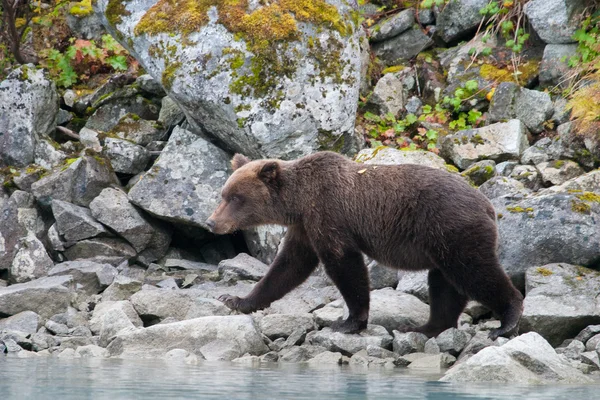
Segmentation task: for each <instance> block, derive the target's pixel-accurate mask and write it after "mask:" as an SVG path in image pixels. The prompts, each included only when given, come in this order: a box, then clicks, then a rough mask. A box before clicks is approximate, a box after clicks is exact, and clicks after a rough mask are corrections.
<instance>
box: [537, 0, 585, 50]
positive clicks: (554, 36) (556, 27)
mask: <svg viewBox="0 0 600 400" xmlns="http://www.w3.org/2000/svg"><path fill="white" fill-rule="evenodd" d="M585 7H586V2H585V1H584V0H532V1H530V2H529V3H527V4H526V5H525V15H527V19H529V22H530V23H531V25H532V26H533V29H534V30H535V32H536V33H537V34H538V35H539V37H540V38H541V39H542V40H543V41H544V42H546V43H551V44H560V43H574V42H575V39H573V34H574V33H575V31H576V30H577V28H578V27H579V22H580V21H579V18H581V16H582V14H583V10H584V8H585Z"/></svg>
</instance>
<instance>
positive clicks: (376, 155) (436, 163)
mask: <svg viewBox="0 0 600 400" xmlns="http://www.w3.org/2000/svg"><path fill="white" fill-rule="evenodd" d="M356 161H357V162H360V163H365V164H376V165H377V164H379V165H401V164H418V165H425V166H427V167H431V168H437V169H443V170H444V171H445V170H447V168H446V162H445V161H444V159H443V158H442V157H440V156H438V155H436V154H433V153H432V152H430V151H422V150H398V149H394V148H391V147H385V146H380V147H376V148H374V149H364V150H361V151H360V153H358V155H357V156H356Z"/></svg>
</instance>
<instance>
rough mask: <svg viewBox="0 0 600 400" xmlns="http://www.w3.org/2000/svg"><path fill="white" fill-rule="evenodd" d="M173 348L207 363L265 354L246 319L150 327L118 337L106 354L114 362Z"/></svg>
mask: <svg viewBox="0 0 600 400" xmlns="http://www.w3.org/2000/svg"><path fill="white" fill-rule="evenodd" d="M175 348H178V349H184V350H187V351H189V352H190V353H194V354H196V355H198V356H200V355H203V356H204V357H205V358H206V359H207V360H215V359H222V360H233V359H235V358H238V357H240V356H242V355H244V354H246V353H249V354H251V355H260V354H263V353H266V352H268V351H269V349H268V347H267V346H266V345H265V344H264V343H263V340H262V337H261V335H260V333H259V332H258V330H257V329H256V326H255V325H254V322H253V321H252V318H251V317H250V316H247V315H235V316H226V317H220V316H218V317H214V316H211V317H202V318H195V319H191V320H188V321H181V322H174V323H171V324H160V325H154V326H151V327H149V328H144V329H139V330H136V331H131V332H127V333H122V334H118V335H117V336H116V338H115V339H114V340H113V341H112V342H111V343H110V345H109V346H108V347H107V350H108V351H109V353H110V355H111V356H112V357H118V358H133V357H136V358H160V357H162V356H164V354H165V353H167V352H168V351H170V350H172V349H175Z"/></svg>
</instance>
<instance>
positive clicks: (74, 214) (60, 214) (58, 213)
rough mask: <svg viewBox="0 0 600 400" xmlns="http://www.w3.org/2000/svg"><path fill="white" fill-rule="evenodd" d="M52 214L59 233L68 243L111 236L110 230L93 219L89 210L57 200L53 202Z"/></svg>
mask: <svg viewBox="0 0 600 400" xmlns="http://www.w3.org/2000/svg"><path fill="white" fill-rule="evenodd" d="M52 214H53V215H54V218H55V219H56V229H57V230H58V233H60V234H61V235H63V236H64V238H65V239H66V240H67V241H77V240H83V239H88V238H91V237H96V236H110V233H109V232H108V230H106V228H105V227H104V226H103V225H102V224H101V223H100V222H98V221H96V220H95V219H94V217H92V213H91V212H90V210H89V209H88V208H85V207H81V206H76V205H75V204H71V203H67V202H66V201H62V200H57V199H55V200H53V201H52Z"/></svg>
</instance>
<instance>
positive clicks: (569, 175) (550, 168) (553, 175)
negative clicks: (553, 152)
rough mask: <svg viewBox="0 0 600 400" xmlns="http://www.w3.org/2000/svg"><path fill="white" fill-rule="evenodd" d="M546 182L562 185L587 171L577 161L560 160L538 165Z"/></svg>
mask: <svg viewBox="0 0 600 400" xmlns="http://www.w3.org/2000/svg"><path fill="white" fill-rule="evenodd" d="M536 168H537V169H538V171H540V174H541V176H542V180H543V181H544V183H545V184H547V185H548V184H550V185H562V184H563V183H565V182H566V181H568V180H570V179H573V178H576V177H578V176H579V175H583V174H584V173H585V171H584V170H583V168H581V167H580V166H579V164H577V163H576V162H575V161H570V160H558V161H550V162H542V163H539V164H537V165H536Z"/></svg>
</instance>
